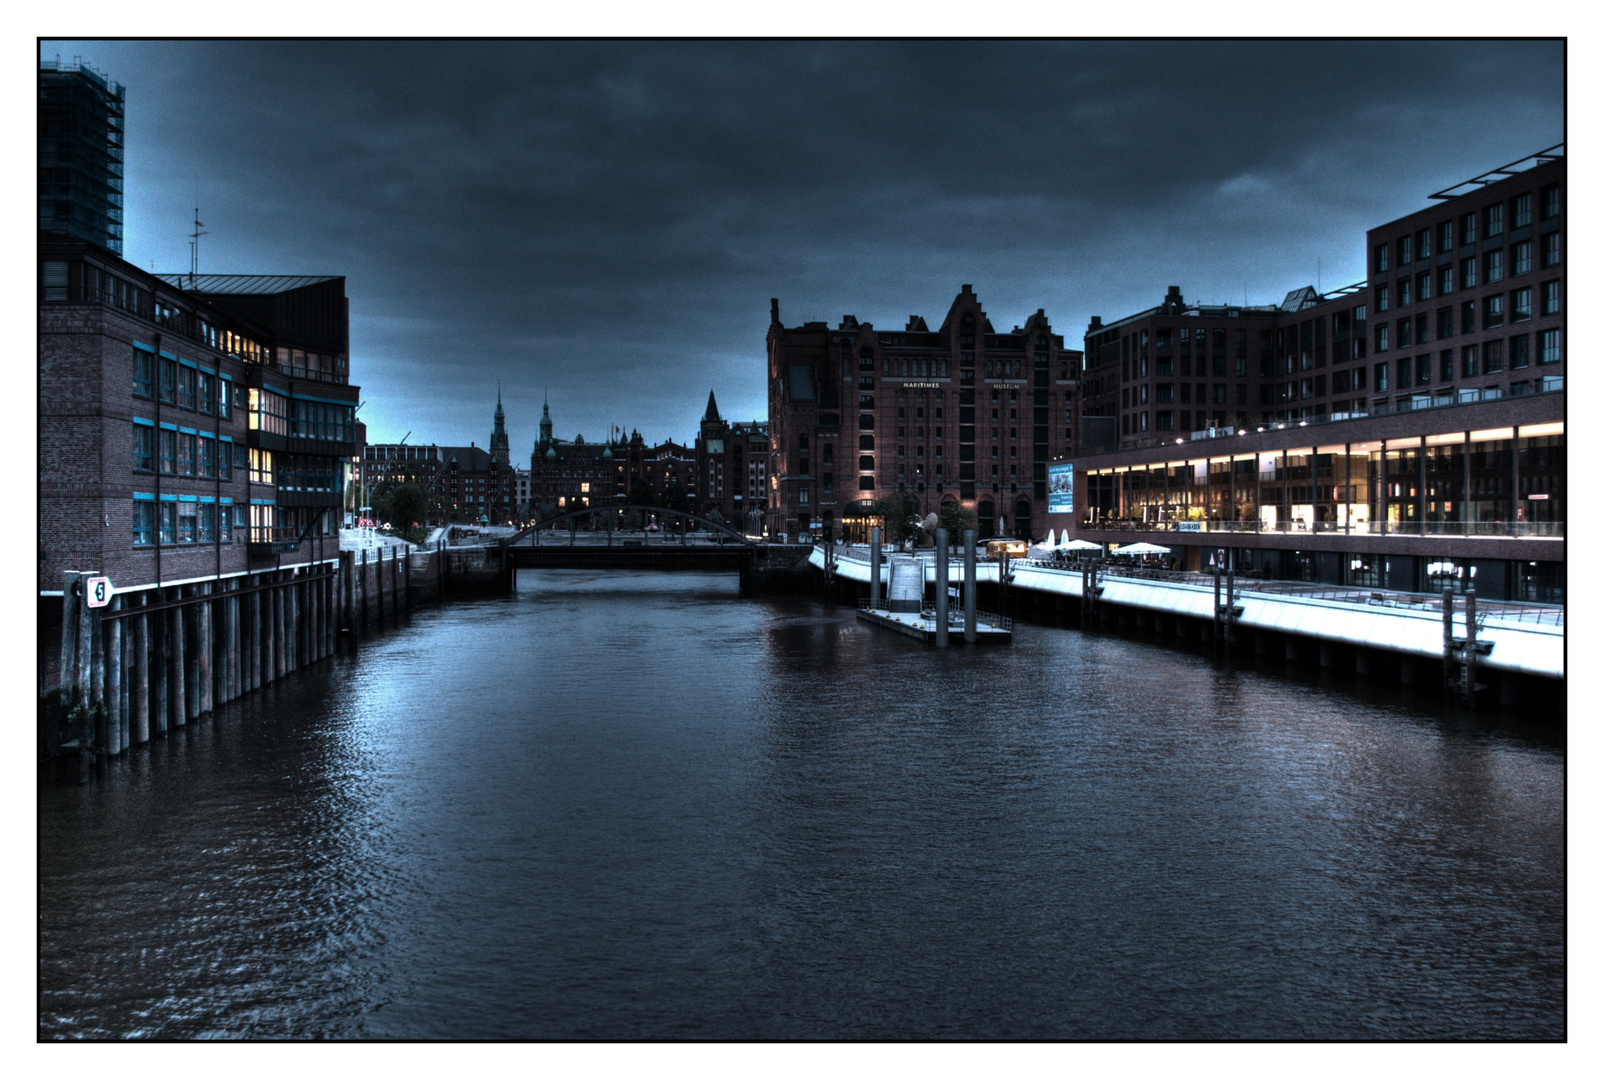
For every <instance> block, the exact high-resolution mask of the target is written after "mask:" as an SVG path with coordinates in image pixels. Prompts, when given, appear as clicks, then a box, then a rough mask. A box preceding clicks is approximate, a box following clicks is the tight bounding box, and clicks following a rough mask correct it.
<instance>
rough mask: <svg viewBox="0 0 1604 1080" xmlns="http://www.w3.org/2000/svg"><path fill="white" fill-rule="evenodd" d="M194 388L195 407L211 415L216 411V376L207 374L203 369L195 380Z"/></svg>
mask: <svg viewBox="0 0 1604 1080" xmlns="http://www.w3.org/2000/svg"><path fill="white" fill-rule="evenodd" d="M196 389H197V391H198V394H197V397H198V404H197V408H198V409H199V410H200V411H201V412H203V413H205V414H206V415H207V416H211V415H212V414H213V413H215V412H216V411H217V376H215V375H208V374H207V373H206V372H204V371H203V372H201V373H200V377H199V379H198V381H197V382H196Z"/></svg>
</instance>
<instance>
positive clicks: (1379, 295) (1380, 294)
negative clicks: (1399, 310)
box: [1376, 285, 1387, 312]
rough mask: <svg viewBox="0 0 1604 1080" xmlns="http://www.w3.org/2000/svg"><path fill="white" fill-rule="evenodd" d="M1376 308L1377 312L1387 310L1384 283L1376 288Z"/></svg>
mask: <svg viewBox="0 0 1604 1080" xmlns="http://www.w3.org/2000/svg"><path fill="white" fill-rule="evenodd" d="M1376 310H1377V311H1378V312H1379V311H1386V310H1387V287H1386V286H1385V285H1382V286H1380V287H1379V288H1377V289H1376Z"/></svg>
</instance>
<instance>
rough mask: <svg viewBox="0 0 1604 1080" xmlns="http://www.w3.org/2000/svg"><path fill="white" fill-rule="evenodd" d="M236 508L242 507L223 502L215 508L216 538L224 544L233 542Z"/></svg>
mask: <svg viewBox="0 0 1604 1080" xmlns="http://www.w3.org/2000/svg"><path fill="white" fill-rule="evenodd" d="M236 509H243V507H240V508H236V507H233V506H228V505H226V504H225V505H223V506H219V507H218V508H217V533H218V539H219V540H221V541H223V543H225V544H229V543H233V541H234V513H235V511H236Z"/></svg>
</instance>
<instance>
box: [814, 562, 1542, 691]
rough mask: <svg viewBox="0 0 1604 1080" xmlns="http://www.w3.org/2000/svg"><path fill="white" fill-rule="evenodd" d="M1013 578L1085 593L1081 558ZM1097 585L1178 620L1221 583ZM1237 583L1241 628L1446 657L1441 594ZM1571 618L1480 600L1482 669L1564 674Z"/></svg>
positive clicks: (864, 573)
mask: <svg viewBox="0 0 1604 1080" xmlns="http://www.w3.org/2000/svg"><path fill="white" fill-rule="evenodd" d="M826 550H827V549H826V548H825V547H824V546H823V545H816V546H815V547H814V550H813V554H812V555H811V556H809V562H810V563H811V564H812V565H813V566H815V567H817V568H818V569H820V570H824V569H825V558H826ZM828 551H829V554H830V556H831V557H832V558H833V561H834V565H833V567H832V568H831V572H832V573H833V574H835V575H836V576H838V577H840V578H843V579H845V580H849V581H854V582H864V583H867V582H868V580H869V558H870V555H869V549H868V548H867V547H866V546H861V545H844V544H843V545H836V546H835V547H833V548H830V549H828ZM916 555H917V557H918V558H920V559H921V560H922V561H923V563H924V567H925V581H926V583H927V584H930V583H934V581H935V580H936V569H937V568H936V560H935V555H934V553H933V552H928V551H926V552H919V553H916ZM1000 570H1001V567H1000V566H999V564H998V563H995V562H985V561H983V562H980V563H977V565H976V567H975V580H976V584H977V585H990V586H992V587H994V588H995V587H997V586H998V584H999V582H998V576H999V573H1000ZM882 572H883V571H882ZM1008 575H1009V579H1010V580H1009V581H1008V582H1007V588H1008V589H1010V590H1012V589H1025V590H1031V591H1032V592H1034V593H1037V594H1041V595H1043V596H1052V597H1056V598H1072V599H1074V600H1076V601H1081V600H1083V599H1084V597H1083V589H1084V584H1085V581H1086V580H1087V578H1086V576H1085V574H1084V573H1083V571H1082V568H1081V567H1080V566H1079V565H1077V564H1067V565H1061V564H1056V563H1052V562H1047V561H1044V560H1039V559H1016V560H1013V561H1010V562H1009V564H1008ZM948 578H949V580H950V581H951V582H952V583H953V584H958V583H960V582H961V581H962V580H963V560H962V559H959V558H954V559H952V560H951V565H950V566H949V568H948ZM882 580H884V578H883V577H882ZM1097 585H1098V587H1099V588H1100V589H1101V590H1102V591H1101V593H1100V594H1099V595H1098V596H1097V597H1096V598H1095V599H1096V602H1097V603H1098V604H1099V605H1107V606H1108V607H1109V608H1110V609H1113V610H1119V609H1128V610H1132V611H1140V612H1145V613H1151V614H1156V615H1158V616H1160V617H1165V618H1169V619H1172V620H1176V621H1177V622H1179V621H1180V620H1201V621H1204V622H1206V623H1210V624H1212V623H1213V621H1214V618H1215V581H1214V577H1213V575H1210V574H1197V573H1186V572H1170V571H1159V570H1141V569H1137V568H1134V567H1118V566H1110V565H1107V564H1102V565H1100V566H1099V567H1098V571H1097ZM1235 587H1236V594H1235V598H1234V599H1235V606H1236V607H1237V608H1239V609H1240V610H1239V613H1237V614H1236V615H1235V617H1234V623H1235V625H1236V626H1237V627H1239V628H1246V629H1250V630H1256V631H1267V632H1271V633H1277V634H1282V635H1287V636H1289V637H1291V638H1293V639H1297V638H1307V639H1312V640H1313V641H1315V642H1317V643H1325V644H1328V645H1331V644H1340V645H1346V646H1356V647H1363V648H1370V649H1378V650H1384V651H1386V652H1390V653H1396V654H1400V655H1402V656H1406V657H1416V658H1430V659H1434V660H1441V659H1442V655H1443V636H1444V635H1443V613H1442V598H1441V597H1440V596H1432V595H1429V594H1422V593H1403V592H1394V591H1386V590H1379V589H1360V588H1338V587H1332V586H1324V585H1312V584H1303V583H1298V582H1282V581H1260V580H1255V579H1247V578H1239V579H1237V580H1236V582H1235ZM1456 601H1458V602H1457V603H1456V605H1455V609H1456V610H1455V622H1454V634H1455V635H1457V636H1459V637H1461V638H1462V637H1463V636H1464V609H1463V604H1462V601H1463V598H1462V597H1457V598H1456ZM1564 620H1565V609H1564V608H1563V607H1559V606H1555V605H1549V604H1520V603H1509V602H1502V601H1480V602H1479V603H1478V611H1477V628H1476V638H1477V640H1478V641H1479V642H1482V643H1483V644H1484V645H1490V646H1491V648H1490V649H1489V651H1488V652H1487V653H1486V654H1485V655H1482V656H1480V657H1478V659H1477V665H1478V666H1479V667H1485V668H1491V669H1494V670H1498V671H1504V672H1510V673H1515V674H1520V675H1528V676H1533V677H1537V678H1545V679H1563V678H1564V677H1565V621H1564ZM1183 625H1184V624H1183Z"/></svg>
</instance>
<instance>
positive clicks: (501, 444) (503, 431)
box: [490, 383, 512, 466]
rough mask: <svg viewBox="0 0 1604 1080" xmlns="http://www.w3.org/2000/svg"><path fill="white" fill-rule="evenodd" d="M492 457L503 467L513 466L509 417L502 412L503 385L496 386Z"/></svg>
mask: <svg viewBox="0 0 1604 1080" xmlns="http://www.w3.org/2000/svg"><path fill="white" fill-rule="evenodd" d="M490 456H491V457H493V458H495V459H496V460H497V461H499V462H501V464H502V465H504V466H505V465H511V464H512V447H511V446H509V445H508V443H507V416H506V414H505V413H503V412H502V411H501V384H500V383H497V384H496V426H495V427H494V428H493V429H492V430H491V432H490Z"/></svg>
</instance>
